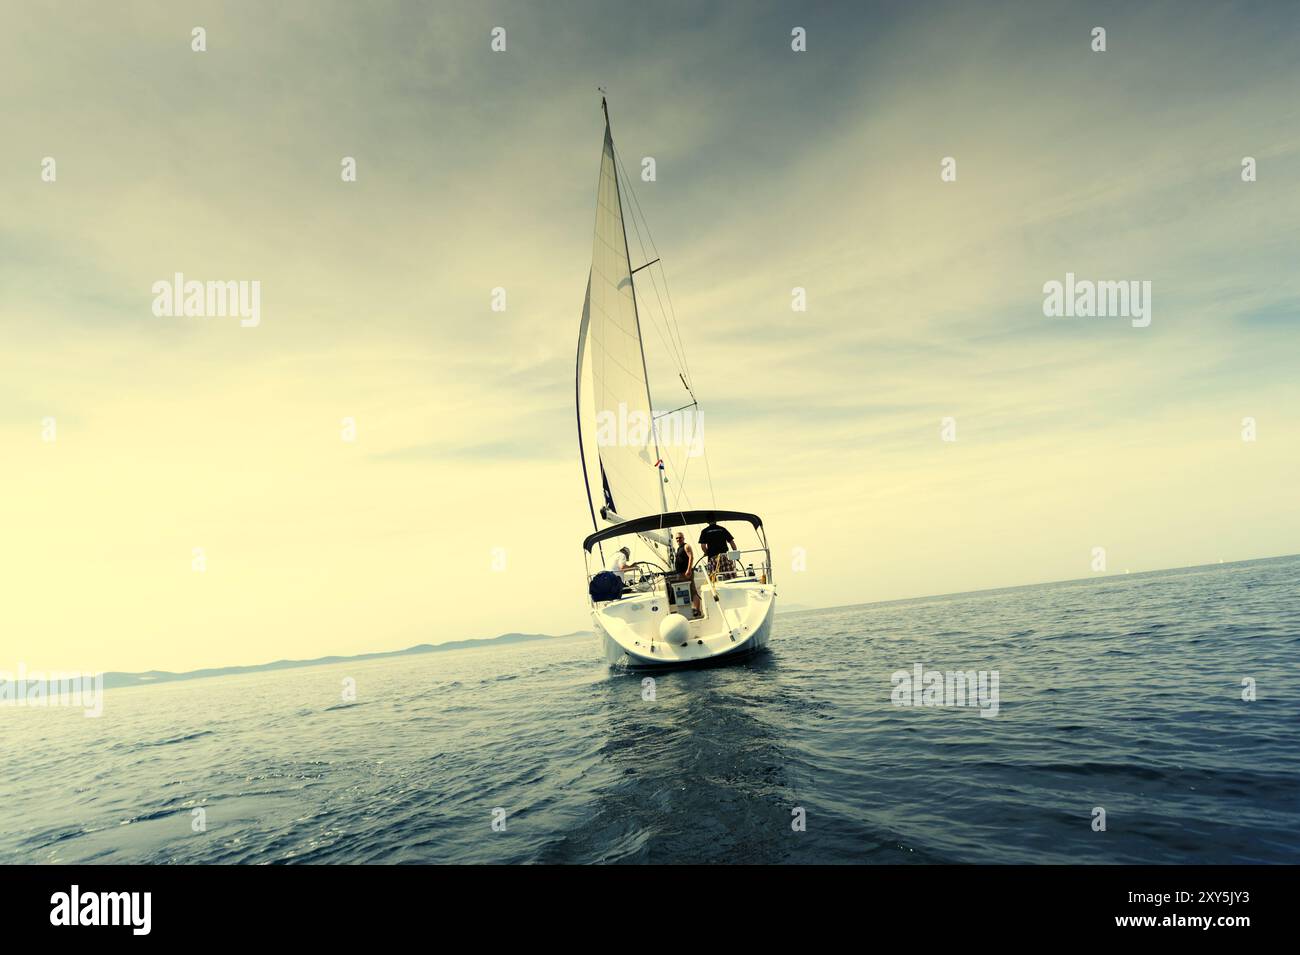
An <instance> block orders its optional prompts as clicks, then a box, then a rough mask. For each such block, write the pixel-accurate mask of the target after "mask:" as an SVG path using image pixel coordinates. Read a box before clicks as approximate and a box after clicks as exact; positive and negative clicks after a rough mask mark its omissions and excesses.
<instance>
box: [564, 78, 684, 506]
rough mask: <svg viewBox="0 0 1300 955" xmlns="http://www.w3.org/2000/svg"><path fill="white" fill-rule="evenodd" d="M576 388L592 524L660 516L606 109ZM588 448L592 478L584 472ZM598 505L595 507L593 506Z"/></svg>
mask: <svg viewBox="0 0 1300 955" xmlns="http://www.w3.org/2000/svg"><path fill="white" fill-rule="evenodd" d="M602 105H603V103H602ZM584 368H585V371H586V375H585V378H586V381H587V382H588V388H589V394H588V397H589V413H590V414H591V416H592V421H591V422H590V424H591V425H594V428H593V430H592V431H591V432H588V434H587V435H585V436H584V433H583V432H584V430H586V426H585V425H584V421H583V401H582V397H583V396H582V387H583V381H584ZM577 390H578V396H577V397H578V441H579V446H580V448H582V449H583V468H584V472H586V478H587V495H588V498H589V499H591V498H593V491H594V492H595V494H596V495H599V497H597V498H595V500H593V501H592V505H593V506H592V519H593V523H594V522H595V514H596V511H597V509H599V510H600V512H601V513H602V514H604V515H606V517H607V519H613V520H617V519H620V518H621V519H624V520H626V519H630V518H634V517H644V516H646V515H648V514H658V513H662V512H663V511H666V510H667V505H666V503H665V500H664V493H663V473H662V471H661V469H660V464H661V462H660V458H659V449H658V445H657V442H656V440H655V434H654V427H653V420H654V418H653V412H652V410H651V404H650V386H649V384H648V382H647V381H646V361H645V350H644V346H643V345H642V342H641V323H640V318H639V316H638V314H637V305H636V295H635V292H634V291H633V288H632V264H631V262H630V260H629V258H628V249H627V232H626V229H625V226H624V224H623V205H622V201H621V196H620V194H619V184H618V171H617V169H616V167H615V162H614V139H613V137H612V135H611V134H610V129H609V113H608V111H606V113H605V146H604V150H603V151H602V154H601V160H600V183H599V185H598V187H597V189H596V227H595V237H594V239H593V242H592V250H591V275H590V278H589V279H588V282H587V297H586V302H585V303H584V305H583V309H582V325H581V328H580V330H579V333H578V377H577ZM584 437H585V438H587V439H588V440H589V441H591V444H588V443H587V442H585V441H584ZM592 444H594V448H593V447H592ZM593 450H594V452H595V453H594V457H595V459H596V462H597V467H598V472H596V473H593V472H592V470H591V468H589V467H588V462H589V461H590V459H591V457H592V452H593ZM596 500H598V501H600V504H599V505H598V506H597V505H596V503H595V501H596Z"/></svg>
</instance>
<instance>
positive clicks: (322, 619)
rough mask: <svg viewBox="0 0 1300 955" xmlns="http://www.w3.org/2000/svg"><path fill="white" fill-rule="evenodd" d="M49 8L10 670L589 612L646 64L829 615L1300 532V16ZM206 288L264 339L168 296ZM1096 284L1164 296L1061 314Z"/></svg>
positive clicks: (677, 263)
mask: <svg viewBox="0 0 1300 955" xmlns="http://www.w3.org/2000/svg"><path fill="white" fill-rule="evenodd" d="M5 20H6V29H5V30H4V32H3V34H0V78H2V79H3V82H2V83H0V104H2V108H0V115H3V116H4V117H5V121H4V125H5V133H4V138H3V147H2V148H0V335H2V336H3V339H2V341H3V348H2V349H0V465H2V466H0V527H3V533H2V534H0V581H2V583H0V588H3V599H0V670H12V669H13V668H15V667H16V666H17V665H18V663H19V662H22V663H24V664H25V665H26V666H28V667H29V668H47V669H54V668H58V669H82V670H95V669H114V670H145V669H151V668H159V669H170V670H182V669H192V668H197V667H202V666H214V665H230V664H241V663H257V662H263V661H267V660H272V659H278V658H284V657H315V656H320V655H325V654H346V653H359V652H367V651H372V650H384V649H394V648H399V647H404V646H408V645H411V644H414V643H421V642H431V643H438V642H441V641H444V640H452V639H462V638H465V637H477V636H492V635H495V634H497V633H501V632H507V631H525V632H554V633H562V632H568V631H572V630H576V629H583V628H587V627H588V626H589V624H590V622H589V618H588V617H587V612H586V598H585V578H584V567H583V560H582V549H581V540H582V538H583V537H584V536H585V535H586V534H587V533H589V532H590V530H591V518H590V516H589V513H588V510H587V501H586V497H585V493H584V491H583V487H582V474H581V469H580V464H579V458H578V451H577V444H576V434H575V428H574V410H573V363H574V348H575V342H576V335H577V326H578V321H579V318H580V315H581V309H582V299H583V293H584V289H585V285H586V280H587V273H588V270H589V268H590V263H591V249H592V237H591V235H592V221H593V213H594V200H595V189H596V178H597V173H598V169H599V161H600V150H601V142H602V136H603V119H602V117H601V114H600V100H599V94H597V92H596V87H597V86H603V87H604V88H605V89H606V90H608V93H609V102H610V111H611V116H612V120H613V130H614V136H615V140H616V143H617V145H618V149H619V151H620V153H621V154H622V156H623V160H624V162H625V164H626V165H627V167H628V168H629V169H632V170H636V169H639V168H640V167H641V159H642V158H643V157H647V156H650V157H654V159H655V164H656V179H655V181H653V182H642V181H636V182H635V183H633V186H634V188H635V194H636V197H637V200H638V202H639V203H640V207H641V209H642V210H643V211H644V213H645V215H646V218H647V219H648V221H649V224H650V226H651V227H652V228H653V230H654V237H655V240H656V244H657V248H658V251H659V253H660V254H661V255H662V256H663V260H664V262H663V268H664V270H665V274H666V276H667V278H668V280H669V282H670V283H671V290H672V298H673V305H674V311H675V314H676V317H677V321H678V323H679V325H680V329H681V335H682V338H683V341H684V344H685V347H686V350H687V354H688V358H689V362H690V364H691V367H692V369H693V371H694V376H693V377H694V385H695V391H696V393H697V395H698V397H699V399H700V401H701V404H702V407H703V409H704V422H705V424H704V429H705V441H706V447H707V450H708V460H709V467H710V472H711V474H712V478H713V486H714V492H715V498H716V501H717V504H718V505H719V506H721V507H729V508H736V509H740V510H751V511H756V512H758V513H760V514H761V515H762V516H763V518H764V521H765V523H766V527H767V532H768V537H769V541H770V543H771V545H772V548H773V561H774V565H775V578H776V583H777V585H778V588H779V591H780V594H781V599H782V601H783V602H784V603H787V604H803V605H813V606H828V605H838V604H850V603H862V602H866V601H874V600H887V599H894V598H901V597H909V596H915V595H922V594H934V593H949V592H956V591H965V590H972V589H978V588H987V587H1000V586H1010V585H1017V584H1026V583H1033V582H1038V581H1046V580H1057V579H1068V578H1077V577H1086V576H1090V575H1096V574H1099V573H1122V572H1124V571H1125V570H1132V571H1134V572H1137V571H1141V570H1151V569H1155V568H1161V567H1171V566H1185V565H1192V564H1201V563H1210V562H1214V561H1217V560H1220V559H1224V560H1230V561H1231V560H1240V559H1247V558H1254V557H1267V556H1274V555H1279V554H1287V553H1294V552H1297V551H1300V508H1297V506H1296V489H1297V486H1300V422H1298V421H1297V413H1298V412H1300V375H1297V374H1296V368H1297V344H1298V343H1300V335H1298V334H1297V332H1298V328H1297V323H1298V322H1300V277H1298V276H1297V269H1296V259H1297V251H1298V250H1300V99H1297V98H1296V96H1295V90H1296V89H1297V84H1298V81H1300V47H1297V45H1296V44H1295V42H1294V37H1295V36H1296V35H1297V31H1298V29H1300V7H1297V6H1296V5H1295V4H1289V3H1287V4H1282V3H1279V4H1266V3H1249V4H1244V3H1243V4H1232V3H1213V4H1210V3H1205V4H1191V5H1189V4H1185V3H1180V4H1159V3H1153V4H1141V5H1137V4H1128V3H1116V4H1092V5H1089V6H1087V7H1084V6H1083V5H1079V4H1070V3H1059V4H1054V3H1050V2H1049V3H1023V4H1016V3H1008V4H1002V5H997V6H987V5H979V8H978V9H976V5H971V4H963V3H952V4H943V3H934V4H924V5H903V4H899V5H889V6H875V5H870V4H862V5H857V4H855V5H852V6H851V7H850V6H849V5H840V6H839V7H838V8H837V7H836V6H835V5H829V4H828V5H813V6H808V5H794V4H788V3H743V4H742V3H735V4H726V3H722V4H716V5H701V4H696V3H679V4H654V5H648V4H640V3H638V4H631V3H625V2H618V3H594V2H593V3H558V2H557V3H547V4H532V3H528V4H525V3H517V4H493V3H468V2H467V3H455V4H451V3H415V2H411V3H398V2H378V3H370V4H365V5H357V4H352V3H344V2H311V3H307V2H301V3H284V4H276V5H274V6H271V5H266V4H262V3H252V2H247V3H243V2H236V3H163V2H149V3H124V4H114V5H101V4H92V3H62V4H42V5H32V4H26V5H23V4H11V5H8V6H7V8H6V12H5ZM1096 26H1102V27H1104V28H1105V30H1106V50H1105V52H1095V51H1094V50H1093V49H1092V45H1093V38H1092V30H1093V28H1094V27H1096ZM195 27H203V28H204V30H205V31H206V47H207V48H206V50H205V51H203V52H196V51H195V50H193V49H192V42H193V35H192V31H193V30H194V28H195ZM496 27H503V28H504V29H505V31H506V33H505V36H506V49H505V50H504V51H500V52H494V51H493V50H492V49H491V42H492V31H493V29H494V28H496ZM796 27H801V28H803V29H804V30H805V31H806V36H807V43H806V47H807V48H806V50H804V51H800V52H796V51H795V50H792V49H791V42H792V39H791V31H792V30H793V29H794V28H796ZM344 157H353V158H354V159H355V160H356V169H357V175H356V181H354V182H345V181H343V178H342V176H341V164H342V162H343V159H344ZM945 157H951V158H952V159H954V160H955V168H956V178H955V180H953V181H944V180H943V179H942V178H941V163H942V161H943V160H944V158H945ZM1243 157H1252V158H1253V159H1254V160H1255V165H1256V174H1257V178H1256V181H1253V182H1245V181H1243V179H1242V161H1243ZM47 158H52V159H53V160H54V171H55V176H54V180H53V181H47V178H46V171H47V163H46V160H47ZM634 258H635V254H634ZM178 272H179V273H183V274H184V275H185V276H186V277H187V278H191V279H198V280H201V281H207V280H221V281H227V280H229V281H246V282H252V281H257V282H259V283H260V286H259V287H260V290H261V293H260V294H261V301H260V316H259V318H260V320H259V323H258V324H257V325H256V327H243V326H242V325H241V324H240V322H239V320H238V319H237V318H231V317H198V316H185V315H161V316H160V315H157V314H155V310H154V308H153V305H154V300H155V293H154V291H153V287H154V283H156V282H158V281H160V280H169V279H171V277H172V276H173V275H174V274H175V273H178ZM1066 273H1074V274H1075V275H1076V276H1077V277H1079V278H1080V279H1092V280H1105V281H1121V280H1122V281H1129V280H1134V281H1149V282H1150V283H1151V288H1152V309H1151V322H1150V325H1149V326H1147V327H1134V326H1133V324H1132V323H1131V322H1130V321H1128V320H1127V319H1125V318H1116V317H1105V318H1103V317H1073V318H1062V317H1047V316H1045V315H1044V310H1043V301H1044V284H1045V283H1048V282H1051V281H1061V282H1064V280H1065V276H1066ZM497 288H503V289H505V290H506V307H505V309H504V311H494V310H493V307H492V305H493V290H494V289H497ZM795 288H802V289H805V290H806V301H807V308H806V311H795V310H794V309H792V289H795ZM646 337H647V349H648V350H649V349H651V347H652V345H653V344H654V340H653V337H652V336H651V335H650V333H649V332H647V333H646ZM652 360H653V359H652ZM652 385H653V382H652ZM663 393H664V394H665V395H666V396H667V397H665V399H664V400H665V401H667V402H672V401H673V399H674V398H676V397H677V393H676V392H673V391H672V390H671V388H665V389H664V391H663ZM345 418H348V419H351V420H352V421H353V422H354V423H355V439H354V440H350V441H349V440H344V439H343V421H344V419H345ZM945 418H951V419H952V420H953V426H954V427H955V438H956V440H944V433H943V429H942V421H943V419H945ZM1246 418H1251V419H1253V421H1254V428H1255V439H1254V440H1243V419H1246ZM51 426H52V427H51ZM953 434H954V432H953V431H952V430H951V428H950V429H949V432H948V436H949V437H952V436H953ZM51 438H53V439H52V440H51ZM695 503H697V504H700V503H704V502H700V501H697V502H695ZM1099 547H1100V548H1104V550H1105V559H1106V567H1105V570H1104V571H1103V570H1098V569H1096V553H1097V552H1096V550H1095V549H1096V548H1099ZM196 548H200V549H201V551H198V552H196ZM796 554H798V555H802V561H801V566H802V567H803V569H799V570H796V569H794V568H795V566H796V559H795V557H796Z"/></svg>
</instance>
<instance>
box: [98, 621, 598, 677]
mask: <svg viewBox="0 0 1300 955" xmlns="http://www.w3.org/2000/svg"><path fill="white" fill-rule="evenodd" d="M580 636H590V631H587V630H575V631H573V633H562V634H549V633H503V634H501V636H499V637H480V638H477V639H472V640H451V641H449V642H447V643H438V644H433V643H417V644H416V645H415V646H413V647H407V648H406V649H405V650H383V651H380V652H378V653H358V654H356V655H355V656H333V657H316V658H315V659H313V660H276V661H275V662H274V663H256V664H253V665H251V666H237V667H209V668H208V669H206V670H190V671H188V672H186V673H172V672H171V671H169V670H148V671H146V672H144V673H117V672H106V673H105V674H104V688H105V689H111V688H114V687H122V686H150V685H152V684H155V683H172V682H175V681H177V680H201V679H204V678H205V677H210V676H238V675H239V674H241V673H260V672H262V671H265V670H292V669H294V668H295V667H313V666H320V665H321V664H325V663H343V662H345V661H352V660H381V659H383V658H385V657H401V656H409V655H412V654H417V653H439V652H441V651H443V650H466V649H472V648H479V647H499V646H504V645H506V644H511V643H528V642H530V641H533V640H562V639H564V638H565V637H580Z"/></svg>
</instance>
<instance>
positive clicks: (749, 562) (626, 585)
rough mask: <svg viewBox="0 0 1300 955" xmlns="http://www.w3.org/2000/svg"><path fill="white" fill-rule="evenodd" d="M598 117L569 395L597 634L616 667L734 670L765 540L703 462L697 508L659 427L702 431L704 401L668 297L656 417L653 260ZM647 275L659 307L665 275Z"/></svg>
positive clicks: (765, 585)
mask: <svg viewBox="0 0 1300 955" xmlns="http://www.w3.org/2000/svg"><path fill="white" fill-rule="evenodd" d="M600 105H601V112H602V113H603V114H604V120H605V138H604V144H603V146H602V149H601V160H600V177H599V183H598V186H597V190H596V224H595V235H594V237H593V243H592V256H591V271H590V273H589V275H588V279H587V293H586V298H585V301H584V303H583V308H582V323H581V325H580V327H579V331H578V355H577V371H576V375H575V387H574V391H575V400H576V405H577V418H578V452H579V457H580V458H581V459H582V472H583V480H584V483H585V485H586V490H587V506H588V509H589V510H590V512H591V521H592V527H593V531H592V533H590V534H588V535H587V537H586V538H585V540H584V541H583V552H584V561H585V564H586V576H587V598H588V602H589V605H590V611H591V616H592V621H593V622H594V624H595V630H596V633H597V634H598V636H599V637H600V640H601V642H602V645H603V648H604V652H605V656H606V659H607V660H608V661H609V662H610V663H611V664H613V665H619V666H625V667H632V668H662V667H674V666H689V665H700V664H705V663H714V662H724V661H730V660H734V659H741V658H744V657H747V656H749V655H750V654H752V653H754V652H756V651H759V650H762V649H763V648H764V647H766V646H767V643H768V640H769V638H770V636H771V631H772V620H773V616H774V615H775V612H776V587H775V585H774V584H773V581H772V559H771V551H770V549H769V548H768V543H767V536H766V530H765V529H764V527H763V521H762V519H761V518H760V517H759V516H758V515H757V514H754V513H750V512H748V511H739V510H728V509H719V508H718V507H717V506H716V501H715V500H713V494H712V483H713V481H712V473H711V472H710V471H709V470H708V465H707V459H706V462H705V468H706V474H707V477H708V485H709V496H710V500H711V506H709V507H707V508H701V507H692V506H691V504H690V501H689V498H688V497H687V490H686V486H685V483H684V480H685V472H686V468H687V466H688V465H689V464H690V461H691V459H692V453H693V452H694V451H695V450H696V448H695V447H694V446H693V447H692V448H691V450H689V451H685V452H682V449H680V448H678V449H676V450H677V452H679V453H677V454H675V453H674V448H673V447H670V446H669V445H670V443H671V442H670V441H669V440H668V435H667V432H666V429H665V427H664V426H665V424H666V423H667V421H668V420H669V419H670V418H672V416H674V415H675V416H677V420H680V419H681V417H682V416H683V414H685V415H686V416H688V420H689V416H693V417H694V420H696V421H697V422H698V421H701V420H702V419H701V417H700V414H699V402H698V400H697V399H696V397H695V392H694V390H693V388H692V383H691V377H690V374H689V370H688V368H687V367H686V361H685V352H684V349H683V348H682V346H681V335H680V330H678V329H676V327H675V326H676V317H675V315H674V314H672V312H671V297H670V296H669V297H668V298H667V301H668V303H669V304H668V310H667V311H665V313H664V314H663V316H662V319H663V327H662V328H659V329H658V330H659V331H660V333H661V334H660V340H661V341H662V342H663V343H664V345H665V350H666V352H667V353H668V358H669V361H670V362H671V363H672V365H673V366H674V369H673V370H675V371H676V382H674V384H676V383H677V382H680V384H681V386H682V387H683V388H684V389H685V396H684V397H685V398H686V399H687V400H686V401H685V403H684V404H683V405H682V406H681V407H679V408H676V409H674V410H672V411H669V412H663V413H657V412H656V411H655V410H654V409H655V406H654V404H653V402H652V399H651V394H650V377H651V375H650V370H649V369H650V364H649V363H648V362H647V358H646V348H645V340H644V339H643V337H642V317H643V315H645V314H646V309H645V301H644V299H645V298H646V296H645V295H641V296H639V295H638V289H637V283H638V279H637V276H638V274H642V273H644V272H645V270H647V269H649V268H650V267H651V266H654V265H656V264H659V262H660V259H659V257H658V255H657V253H656V252H655V250H654V245H653V239H651V240H650V246H649V249H648V250H647V249H646V248H645V240H644V239H643V238H642V235H641V233H642V227H641V225H638V221H637V219H636V218H632V223H633V228H634V231H635V233H636V235H637V237H638V241H639V242H640V243H641V247H642V251H643V252H644V253H645V254H646V257H647V258H648V257H649V255H650V254H651V253H654V254H655V257H654V258H653V259H652V260H651V261H647V262H645V263H644V264H641V265H638V266H636V267H633V265H632V259H631V252H630V249H629V246H628V233H627V219H625V217H624V210H625V206H624V199H625V197H628V196H630V197H631V200H632V203H633V206H632V209H631V210H629V211H632V210H636V211H638V212H639V206H637V205H636V199H635V196H634V195H632V194H631V191H630V184H628V185H627V186H626V187H625V184H624V183H623V181H622V179H625V178H626V175H624V176H623V177H620V176H619V166H620V162H619V160H618V154H617V153H616V152H615V149H614V137H613V134H612V132H611V130H610V122H609V106H608V104H607V102H606V100H605V97H604V96H603V95H602V97H601V103H600ZM630 218H631V217H630ZM641 219H644V216H641ZM645 234H646V236H647V237H648V235H649V230H648V227H647V228H646V229H645ZM660 272H662V265H660ZM645 275H648V276H649V278H650V281H651V283H652V286H653V289H654V300H655V301H656V303H657V304H659V305H660V306H661V308H662V307H663V301H664V296H662V295H660V294H659V292H660V281H661V280H662V275H659V276H658V277H656V275H655V273H645ZM645 280H646V279H645V276H644V275H643V278H642V279H641V281H642V282H644V281H645ZM663 288H664V291H665V292H666V283H665V284H664V287H663ZM650 318H651V320H653V315H652V316H650ZM665 333H666V334H665ZM672 403H675V402H670V404H672ZM679 430H680V429H679ZM697 436H698V431H697ZM700 448H701V449H702V442H700ZM697 471H698V469H697ZM593 484H594V485H595V487H596V488H598V493H599V495H600V504H599V506H597V503H596V500H595V499H593V495H592V488H593ZM670 498H671V501H670ZM737 534H739V535H740V536H741V537H742V538H743V537H747V536H748V537H751V538H753V541H752V543H753V546H746V547H742V546H741V545H740V544H737V542H736V537H735V536H734V535H737ZM593 562H594V563H595V566H594V568H593Z"/></svg>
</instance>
